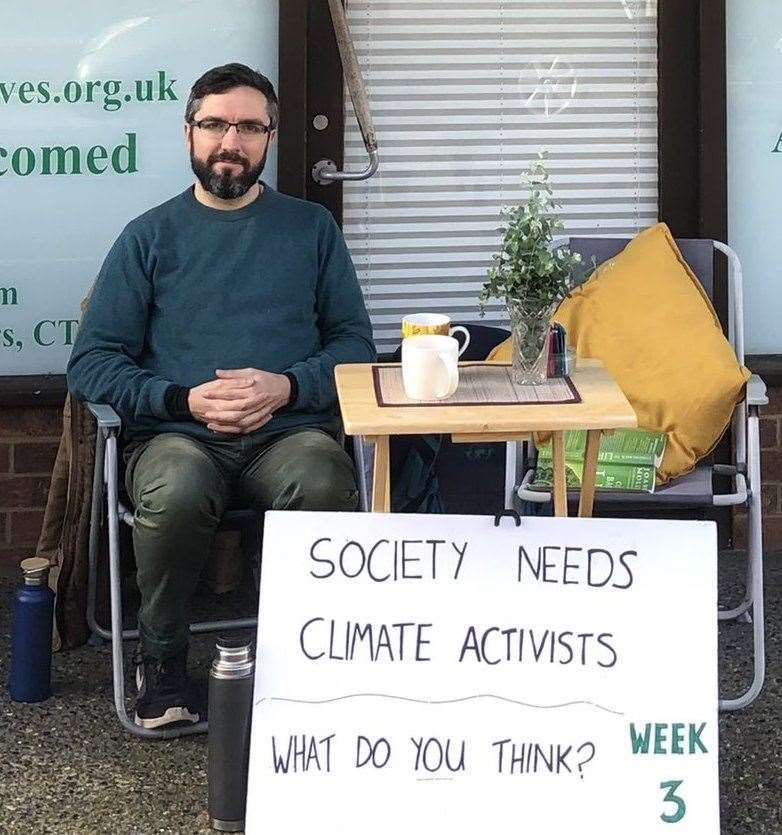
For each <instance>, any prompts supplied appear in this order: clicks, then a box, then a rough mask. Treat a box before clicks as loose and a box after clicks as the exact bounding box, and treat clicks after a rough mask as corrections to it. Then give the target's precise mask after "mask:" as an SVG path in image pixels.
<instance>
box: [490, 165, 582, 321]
mask: <svg viewBox="0 0 782 835" xmlns="http://www.w3.org/2000/svg"><path fill="white" fill-rule="evenodd" d="M546 159H547V155H546V154H545V153H540V154H538V159H537V160H535V161H534V162H533V163H532V164H531V165H530V167H529V169H528V170H527V171H526V172H525V174H524V179H525V181H526V183H527V185H528V187H529V196H528V198H527V200H526V202H523V203H521V204H520V205H518V206H516V207H514V208H511V209H504V210H503V215H504V219H505V221H506V222H507V226H503V227H502V228H501V229H500V232H502V233H503V236H504V237H503V241H502V248H501V249H500V251H499V253H497V254H496V255H494V256H493V259H492V260H493V264H492V266H491V267H490V268H489V272H488V279H489V280H488V281H487V282H485V284H484V285H483V290H482V291H481V293H480V297H479V298H480V308H481V316H483V315H484V313H485V312H486V311H485V305H486V303H487V302H488V300H489V299H491V298H498V299H505V300H506V301H507V302H509V303H513V302H520V303H522V304H523V305H524V306H525V307H526V308H527V309H537V310H545V309H547V308H549V307H551V306H553V305H554V304H555V303H556V302H558V301H560V300H561V299H563V298H564V297H565V296H566V295H567V294H568V292H569V290H570V285H571V281H572V275H573V271H574V268H575V267H576V265H577V264H579V263H580V262H581V256H580V255H579V254H578V253H571V252H570V249H569V248H568V247H567V246H562V247H558V248H557V249H556V250H554V251H552V249H551V242H552V240H553V238H554V237H555V236H556V234H557V233H559V232H561V231H562V230H563V229H564V226H563V224H562V221H561V220H560V219H559V217H558V216H557V213H556V209H558V208H559V204H558V203H556V202H554V197H553V193H552V190H551V186H550V184H549V174H548V171H547V170H546V164H545V161H546Z"/></svg>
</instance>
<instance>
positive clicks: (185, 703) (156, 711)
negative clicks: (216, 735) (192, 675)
mask: <svg viewBox="0 0 782 835" xmlns="http://www.w3.org/2000/svg"><path fill="white" fill-rule="evenodd" d="M134 660H135V661H136V686H137V687H138V698H137V699H136V715H135V717H134V721H135V723H136V724H137V725H140V726H141V727H142V728H163V727H168V726H170V725H178V724H187V723H193V722H198V720H199V715H198V712H197V711H196V710H195V709H194V708H193V707H192V699H191V694H190V684H189V681H188V678H187V650H184V651H183V652H181V653H179V654H178V655H173V656H171V657H170V658H166V659H164V660H162V661H161V660H160V659H158V658H155V657H154V656H152V655H141V653H140V652H139V653H137V654H136V656H135V658H134Z"/></svg>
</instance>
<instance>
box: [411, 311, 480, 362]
mask: <svg viewBox="0 0 782 835" xmlns="http://www.w3.org/2000/svg"><path fill="white" fill-rule="evenodd" d="M455 333H460V334H461V335H462V336H463V337H464V342H463V343H462V347H461V350H460V351H459V356H461V355H462V354H463V353H464V352H465V350H466V349H467V346H468V345H469V344H470V332H469V331H468V330H467V328H465V327H464V326H463V325H451V320H450V319H449V318H448V316H446V315H445V314H444V313H410V314H408V315H407V316H405V317H404V319H402V339H407V337H408V336H423V335H425V334H426V335H428V334H442V335H443V336H453V335H454V334H455Z"/></svg>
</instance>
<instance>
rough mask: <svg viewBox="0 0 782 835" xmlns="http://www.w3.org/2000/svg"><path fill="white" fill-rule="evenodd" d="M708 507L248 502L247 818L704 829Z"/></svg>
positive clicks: (274, 827) (711, 600)
mask: <svg viewBox="0 0 782 835" xmlns="http://www.w3.org/2000/svg"><path fill="white" fill-rule="evenodd" d="M716 555H717V540H716V529H715V526H714V525H713V523H708V522H669V521H666V522H657V521H638V520H632V521H617V520H609V519H550V518H526V519H522V524H521V525H520V526H519V527H516V526H515V524H514V522H513V520H511V519H504V520H502V523H501V525H500V527H495V525H494V518H493V517H489V516H435V515H418V514H415V515H414V514H370V513H365V514H362V513H304V512H291V511H287V512H270V513H267V514H266V521H265V531H264V543H263V566H262V579H261V595H260V614H259V624H258V654H257V656H258V659H257V666H256V677H255V693H254V710H253V727H252V740H251V746H250V771H249V780H248V800H247V820H246V827H247V828H246V831H247V832H248V833H250V835H254V833H266V832H321V833H328V834H329V835H331V833H334V835H337V833H338V834H339V835H352V834H353V833H356V835H358V833H361V835H365V833H367V832H372V833H373V835H382V833H395V835H398V833H416V835H417V834H418V833H435V832H446V831H447V832H449V833H475V832H489V833H495V832H504V831H506V830H507V828H508V826H509V825H512V826H514V827H515V828H517V829H518V831H524V832H539V833H542V832H549V833H565V832H588V833H593V832H599V833H601V835H611V834H612V833H617V835H619V833H621V835H626V833H628V832H633V833H656V832H668V833H670V832H674V833H676V832H682V833H703V835H714V833H716V832H718V831H719V804H718V775H717V753H718V751H717V611H716V610H717V587H716V569H717V563H716Z"/></svg>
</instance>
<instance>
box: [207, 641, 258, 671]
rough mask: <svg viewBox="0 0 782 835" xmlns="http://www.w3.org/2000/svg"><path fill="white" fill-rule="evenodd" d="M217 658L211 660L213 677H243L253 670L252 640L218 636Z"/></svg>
mask: <svg viewBox="0 0 782 835" xmlns="http://www.w3.org/2000/svg"><path fill="white" fill-rule="evenodd" d="M216 649H217V658H215V660H214V661H213V662H212V671H211V675H212V677H213V678H244V677H245V676H248V675H251V674H252V671H253V666H254V662H253V657H252V641H250V640H248V639H247V638H237V637H231V638H227V637H220V638H218V639H217V642H216Z"/></svg>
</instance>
